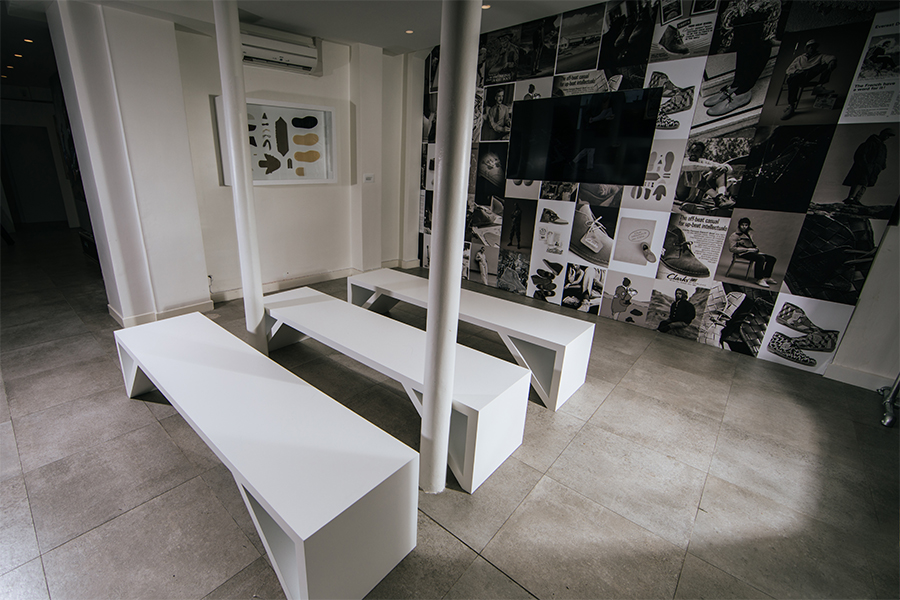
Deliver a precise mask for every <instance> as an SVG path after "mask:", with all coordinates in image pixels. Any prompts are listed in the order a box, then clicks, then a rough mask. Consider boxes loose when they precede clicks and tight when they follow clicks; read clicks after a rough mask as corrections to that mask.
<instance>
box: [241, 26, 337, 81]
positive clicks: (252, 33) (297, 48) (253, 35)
mask: <svg viewBox="0 0 900 600" xmlns="http://www.w3.org/2000/svg"><path fill="white" fill-rule="evenodd" d="M241 46H242V49H243V52H244V62H245V63H249V64H252V65H258V66H263V67H274V68H277V69H286V70H290V71H295V72H300V73H306V74H308V75H321V74H322V61H321V53H320V49H321V45H320V44H319V43H318V42H317V40H316V39H315V38H312V37H309V36H305V35H298V34H295V33H288V32H286V31H278V30H275V29H267V28H265V27H259V26H256V25H250V24H247V23H241Z"/></svg>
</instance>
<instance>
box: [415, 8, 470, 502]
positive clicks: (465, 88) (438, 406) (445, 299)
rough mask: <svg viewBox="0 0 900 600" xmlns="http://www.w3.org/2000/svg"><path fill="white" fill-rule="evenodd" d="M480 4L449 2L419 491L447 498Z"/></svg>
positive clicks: (443, 35)
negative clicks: (446, 487) (445, 488)
mask: <svg viewBox="0 0 900 600" xmlns="http://www.w3.org/2000/svg"><path fill="white" fill-rule="evenodd" d="M480 28H481V2H480V1H475V0H462V1H460V0H444V3H443V8H442V11H441V68H440V79H439V80H438V94H439V100H438V114H437V140H436V141H437V145H436V159H437V162H436V172H435V183H434V190H435V197H434V218H433V224H432V230H431V231H432V234H431V236H432V237H431V248H432V255H431V275H430V277H429V284H428V320H427V323H426V335H425V340H426V348H425V394H424V401H423V410H422V438H421V449H420V452H421V459H420V473H419V486H420V487H421V488H422V489H423V490H424V491H425V492H428V493H439V492H442V491H444V487H445V486H446V477H447V449H448V445H449V439H450V413H451V410H452V403H453V376H454V372H455V370H456V333H457V326H458V319H459V289H460V280H461V279H462V257H463V241H464V233H465V220H466V194H467V191H468V185H469V181H468V180H469V177H468V176H469V157H470V155H471V150H472V119H473V115H472V101H473V100H474V98H475V75H476V68H477V64H478V34H479V30H480Z"/></svg>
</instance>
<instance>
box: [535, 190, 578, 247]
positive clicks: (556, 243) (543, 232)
mask: <svg viewBox="0 0 900 600" xmlns="http://www.w3.org/2000/svg"><path fill="white" fill-rule="evenodd" d="M537 215H538V218H537V222H536V223H535V225H534V249H533V250H532V254H531V256H532V262H533V261H534V260H537V259H543V258H549V259H551V260H555V261H558V260H559V257H561V256H563V255H564V254H566V250H567V249H568V248H569V239H570V238H571V235H572V221H573V219H574V217H575V203H574V202H564V201H561V200H540V201H538V205H537Z"/></svg>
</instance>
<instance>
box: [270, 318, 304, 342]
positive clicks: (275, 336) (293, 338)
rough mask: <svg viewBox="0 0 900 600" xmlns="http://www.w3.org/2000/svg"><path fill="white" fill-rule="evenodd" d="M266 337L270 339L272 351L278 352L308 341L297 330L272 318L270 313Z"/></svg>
mask: <svg viewBox="0 0 900 600" xmlns="http://www.w3.org/2000/svg"><path fill="white" fill-rule="evenodd" d="M266 337H267V338H268V342H269V350H270V351H271V350H278V349H279V348H284V347H285V346H290V345H291V344H295V343H297V342H299V341H300V340H303V339H306V336H305V335H304V334H302V333H300V332H299V331H297V330H296V329H294V328H292V327H288V326H287V325H285V324H284V323H283V322H281V321H276V320H275V319H273V318H272V317H270V316H269V313H268V312H267V313H266Z"/></svg>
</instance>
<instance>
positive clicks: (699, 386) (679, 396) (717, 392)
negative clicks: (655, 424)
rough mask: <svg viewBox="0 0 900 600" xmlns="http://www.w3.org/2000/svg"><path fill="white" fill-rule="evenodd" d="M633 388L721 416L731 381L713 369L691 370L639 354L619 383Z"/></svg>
mask: <svg viewBox="0 0 900 600" xmlns="http://www.w3.org/2000/svg"><path fill="white" fill-rule="evenodd" d="M619 385H621V386H622V387H626V388H628V389H630V390H633V391H635V392H640V393H642V394H645V395H647V396H650V397H652V398H656V399H657V400H662V401H664V402H668V403H669V404H672V405H675V406H678V407H680V408H683V409H686V410H689V411H692V412H695V413H700V414H702V415H705V416H707V417H709V418H711V419H717V420H721V419H722V415H724V414H725V406H726V405H727V403H728V392H729V390H730V389H731V383H730V381H729V380H728V378H727V377H720V376H719V375H718V374H716V373H706V374H703V375H696V374H692V373H690V372H688V371H683V370H681V369H679V368H677V367H673V366H670V365H667V364H664V363H661V362H658V361H657V360H655V359H651V358H648V357H647V356H646V355H644V356H641V357H640V358H639V359H638V360H637V361H636V362H635V363H634V367H632V369H631V370H630V371H628V373H627V374H626V375H625V376H624V377H623V378H622V381H621V382H620V383H619Z"/></svg>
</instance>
